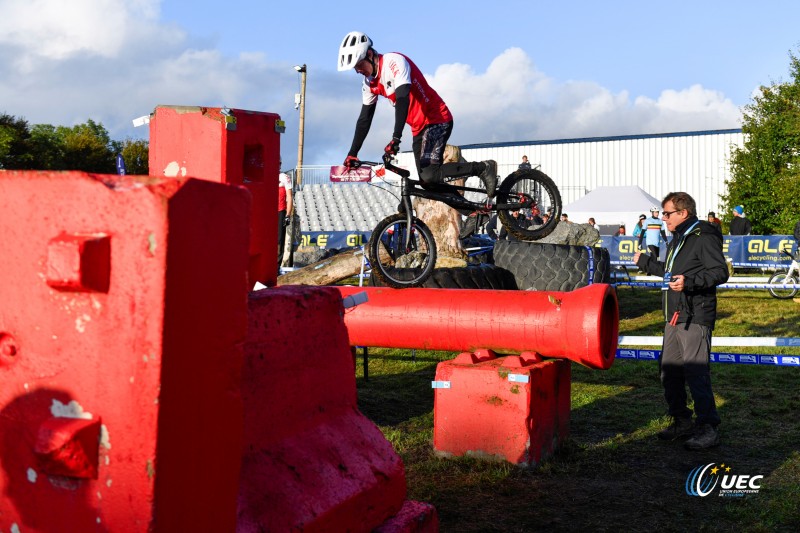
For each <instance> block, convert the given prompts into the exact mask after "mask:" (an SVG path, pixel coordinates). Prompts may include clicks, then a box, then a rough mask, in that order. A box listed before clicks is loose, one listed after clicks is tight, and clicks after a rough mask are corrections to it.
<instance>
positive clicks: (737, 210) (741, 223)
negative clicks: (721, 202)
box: [730, 205, 753, 235]
mask: <svg viewBox="0 0 800 533" xmlns="http://www.w3.org/2000/svg"><path fill="white" fill-rule="evenodd" d="M752 231H753V226H752V224H750V221H749V220H747V219H746V218H745V217H744V207H742V206H741V205H737V206H736V207H734V208H733V220H731V231H730V234H731V235H750V233H751V232H752Z"/></svg>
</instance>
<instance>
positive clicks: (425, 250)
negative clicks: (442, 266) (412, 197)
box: [367, 213, 436, 289]
mask: <svg viewBox="0 0 800 533" xmlns="http://www.w3.org/2000/svg"><path fill="white" fill-rule="evenodd" d="M408 232H409V228H408V224H407V221H406V215H404V214H401V213H396V214H394V215H391V216H388V217H386V218H384V219H383V220H381V221H380V222H378V225H377V226H375V229H374V230H372V235H370V237H369V243H368V244H367V257H368V258H369V262H370V264H371V265H372V271H373V272H375V274H376V275H377V276H378V277H379V278H380V279H381V281H383V282H384V283H385V284H386V285H388V286H389V287H394V288H395V289H405V288H407V287H419V286H421V285H422V284H423V283H425V281H426V280H427V279H428V278H429V277H430V276H431V274H432V273H433V268H434V266H436V242H435V241H434V240H433V234H432V233H431V230H429V229H428V226H426V225H425V224H424V223H423V222H422V221H421V220H419V219H418V218H416V217H412V218H411V228H410V232H411V233H410V236H409V239H408V244H407V245H406V235H407V234H408Z"/></svg>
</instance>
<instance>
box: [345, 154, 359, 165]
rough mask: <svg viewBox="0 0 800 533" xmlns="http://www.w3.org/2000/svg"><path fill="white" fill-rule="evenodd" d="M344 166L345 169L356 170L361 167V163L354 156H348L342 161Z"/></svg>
mask: <svg viewBox="0 0 800 533" xmlns="http://www.w3.org/2000/svg"><path fill="white" fill-rule="evenodd" d="M344 166H346V167H347V168H358V167H360V166H361V161H359V160H358V158H357V157H356V156H354V155H348V156H347V157H346V158H345V160H344Z"/></svg>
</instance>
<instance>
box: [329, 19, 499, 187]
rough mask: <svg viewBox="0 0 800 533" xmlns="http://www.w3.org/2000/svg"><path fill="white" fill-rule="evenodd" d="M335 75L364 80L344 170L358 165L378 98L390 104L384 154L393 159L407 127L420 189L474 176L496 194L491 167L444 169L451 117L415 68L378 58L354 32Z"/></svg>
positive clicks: (398, 58)
mask: <svg viewBox="0 0 800 533" xmlns="http://www.w3.org/2000/svg"><path fill="white" fill-rule="evenodd" d="M338 68H339V71H345V70H350V69H355V71H356V72H357V73H359V74H361V75H362V76H364V83H363V85H362V87H361V97H362V98H361V101H362V105H361V114H360V115H359V116H358V121H357V122H356V131H355V134H354V136H353V144H352V145H351V146H350V151H349V152H348V153H347V158H346V159H345V160H344V166H346V167H352V166H355V165H357V164H358V151H359V150H361V145H362V144H364V139H366V137H367V133H369V129H370V126H371V125H372V118H373V116H374V115H375V104H376V103H377V101H378V96H383V97H385V98H388V99H389V100H390V101H391V102H392V104H394V130H393V132H392V139H391V140H390V141H389V144H387V145H386V148H384V152H385V153H387V154H392V155H395V154H397V152H398V151H399V150H400V139H401V138H402V136H403V128H404V127H405V125H406V124H408V125H409V126H411V134H412V135H413V139H412V142H411V149H412V151H413V152H414V160H415V162H416V164H417V172H418V173H419V178H420V180H421V181H422V183H423V185H425V186H429V185H433V184H436V183H442V182H443V181H444V179H445V178H448V177H460V176H464V177H466V176H479V177H480V179H481V181H483V183H484V185H485V186H486V194H487V195H488V196H489V197H490V198H492V197H494V194H495V189H496V188H497V163H496V162H495V161H491V160H490V161H484V162H482V163H467V162H464V163H444V149H445V145H446V144H447V140H448V139H449V138H450V134H451V133H452V131H453V116H452V115H451V114H450V109H448V107H447V104H445V103H444V100H442V98H441V97H440V96H439V94H438V93H437V92H436V91H435V90H433V88H432V87H431V86H430V85H428V82H427V80H425V76H423V75H422V72H421V71H420V70H419V68H417V66H416V65H415V64H414V63H413V62H412V61H411V60H410V59H409V58H407V57H406V56H404V55H403V54H399V53H396V52H390V53H388V54H379V53H378V52H377V51H376V50H375V49H374V48H373V47H372V39H370V38H369V37H367V35H366V34H364V33H361V32H359V31H351V32H350V33H348V34H347V35H345V36H344V40H343V41H342V44H341V45H340V46H339V64H338Z"/></svg>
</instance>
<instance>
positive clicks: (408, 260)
mask: <svg viewBox="0 0 800 533" xmlns="http://www.w3.org/2000/svg"><path fill="white" fill-rule="evenodd" d="M361 165H368V166H380V165H383V166H384V167H385V168H386V170H389V171H391V172H394V173H395V174H397V175H398V176H400V178H401V180H400V205H399V206H398V209H399V212H398V213H396V214H394V215H390V216H388V217H386V218H384V219H383V220H381V221H380V222H378V224H377V225H376V226H375V229H374V230H373V231H372V235H371V236H370V239H369V243H368V245H367V257H368V259H369V262H370V265H371V266H372V270H373V272H375V274H376V275H377V276H378V278H380V280H381V281H383V282H384V283H385V284H386V285H387V286H389V287H394V288H398V289H402V288H406V287H418V286H420V285H422V284H423V283H425V281H426V280H427V279H428V278H429V277H430V276H431V274H432V273H433V269H434V267H435V266H436V242H435V240H434V238H433V234H432V233H431V231H430V229H429V228H428V227H427V226H426V225H425V224H424V223H423V222H422V221H421V220H420V219H418V218H417V217H416V216H414V209H413V204H412V201H411V198H412V197H418V198H427V199H429V200H436V201H439V202H443V203H445V204H447V205H449V206H450V207H452V208H454V209H456V210H458V211H459V212H460V213H462V214H465V215H466V214H470V213H473V212H475V213H477V214H478V215H480V216H484V215H485V216H488V215H490V214H491V213H494V212H497V214H498V218H499V219H500V222H501V223H502V224H503V226H505V228H506V231H508V233H510V234H511V235H513V236H514V237H516V238H517V239H520V240H522V241H535V240H538V239H541V238H543V237H545V236H547V235H549V234H550V233H551V232H552V231H553V230H554V229H555V227H556V225H557V224H558V221H559V218H560V216H561V194H560V193H559V191H558V187H556V184H555V183H554V182H553V180H552V179H550V178H549V177H548V176H547V175H546V174H544V173H543V172H541V171H540V170H533V169H531V170H518V171H516V172H514V173H512V174H510V175H509V176H508V177H506V178H505V179H504V180H503V181H502V183H501V184H500V186H499V187H498V190H497V194H496V197H495V202H494V203H493V202H492V199H491V198H488V197H487V196H486V191H484V190H483V189H479V188H473V187H467V186H464V185H453V184H452V183H451V182H453V181H455V180H459V179H463V178H448V179H447V180H446V181H445V183H442V184H435V185H427V186H426V187H422V185H421V184H420V183H419V182H418V181H415V180H412V179H410V178H409V176H410V175H411V173H410V172H409V171H408V170H406V169H402V168H399V167H397V166H395V165H394V164H393V162H392V157H391V155H389V154H385V155H384V156H383V162H382V163H378V162H374V161H357V162H355V164H354V165H351V168H357V167H359V166H361ZM462 193H479V194H480V195H482V199H481V201H479V202H473V201H470V200H468V199H467V198H466V197H465V196H464V195H463V194H462ZM517 210H519V211H522V212H526V211H529V210H533V211H534V212H536V210H538V212H540V213H542V214H543V213H548V214H549V215H550V217H549V219H548V221H547V222H546V223H544V224H541V225H535V226H531V227H527V228H526V227H522V226H520V225H519V224H518V223H517V222H516V220H515V219H514V217H513V216H512V212H514V211H517Z"/></svg>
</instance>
